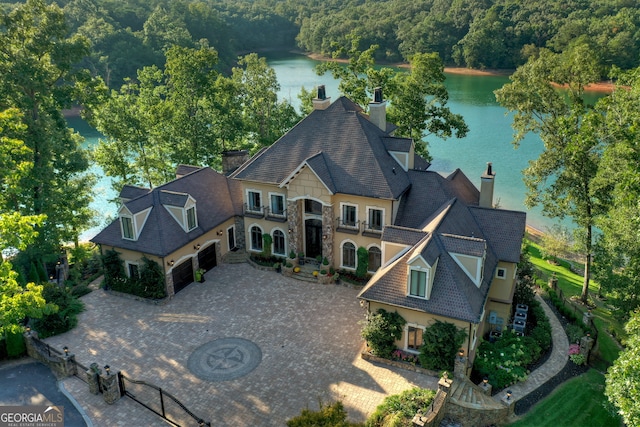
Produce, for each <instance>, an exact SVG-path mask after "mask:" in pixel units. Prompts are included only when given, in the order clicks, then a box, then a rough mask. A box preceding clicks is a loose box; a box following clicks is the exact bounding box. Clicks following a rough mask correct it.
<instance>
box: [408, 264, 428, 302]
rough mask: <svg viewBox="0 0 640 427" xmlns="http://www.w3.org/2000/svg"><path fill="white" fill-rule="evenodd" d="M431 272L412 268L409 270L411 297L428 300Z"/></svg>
mask: <svg viewBox="0 0 640 427" xmlns="http://www.w3.org/2000/svg"><path fill="white" fill-rule="evenodd" d="M428 278H429V270H427V269H423V268H415V267H412V268H410V269H409V295H411V296H414V297H419V298H428V296H427V283H428Z"/></svg>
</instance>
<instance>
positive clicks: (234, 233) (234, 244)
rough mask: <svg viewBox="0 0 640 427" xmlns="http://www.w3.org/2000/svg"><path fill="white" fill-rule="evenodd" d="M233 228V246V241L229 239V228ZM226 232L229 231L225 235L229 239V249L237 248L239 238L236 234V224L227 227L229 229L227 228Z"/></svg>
mask: <svg viewBox="0 0 640 427" xmlns="http://www.w3.org/2000/svg"><path fill="white" fill-rule="evenodd" d="M230 229H233V246H231V242H230V241H229V230H230ZM225 233H227V234H226V235H225V236H224V237H225V239H226V240H227V250H229V251H230V250H231V249H233V248H235V246H236V241H237V240H238V236H237V234H236V225H235V224H233V225H231V226H229V227H227V229H226V230H225Z"/></svg>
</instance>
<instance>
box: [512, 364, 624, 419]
mask: <svg viewBox="0 0 640 427" xmlns="http://www.w3.org/2000/svg"><path fill="white" fill-rule="evenodd" d="M603 391H604V376H603V375H602V374H600V373H599V372H598V371H596V370H595V369H590V370H589V371H587V372H586V373H585V374H583V375H580V376H579V377H576V378H574V379H572V380H569V381H567V382H565V383H564V384H562V385H560V386H559V387H558V388H557V389H556V390H554V391H553V393H551V395H549V396H548V397H547V398H546V399H544V400H542V401H541V402H540V403H538V404H537V405H536V406H534V407H533V409H531V410H530V411H529V412H528V413H527V414H526V415H524V416H523V417H522V418H521V419H520V420H518V421H517V422H515V423H513V424H509V427H546V426H548V427H572V426H576V427H590V426H593V427H609V426H611V427H619V426H621V425H622V422H621V420H620V418H619V417H618V416H617V415H613V414H611V413H610V412H609V410H608V409H607V408H608V407H609V406H608V403H607V399H606V397H605V396H604V394H603Z"/></svg>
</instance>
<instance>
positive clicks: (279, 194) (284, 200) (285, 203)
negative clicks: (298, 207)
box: [268, 191, 287, 218]
mask: <svg viewBox="0 0 640 427" xmlns="http://www.w3.org/2000/svg"><path fill="white" fill-rule="evenodd" d="M268 195H269V215H271V216H275V217H279V218H280V217H281V218H286V216H285V215H286V213H285V212H286V211H287V196H286V195H285V194H284V193H275V192H273V191H269V193H268ZM271 196H280V197H282V213H279V214H275V213H273V206H272V205H271Z"/></svg>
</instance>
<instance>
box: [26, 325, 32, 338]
mask: <svg viewBox="0 0 640 427" xmlns="http://www.w3.org/2000/svg"><path fill="white" fill-rule="evenodd" d="M27 335H29V336H31V326H27Z"/></svg>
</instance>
